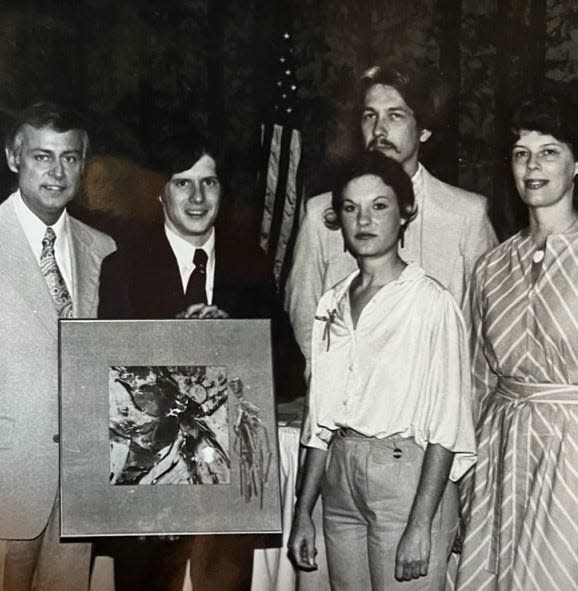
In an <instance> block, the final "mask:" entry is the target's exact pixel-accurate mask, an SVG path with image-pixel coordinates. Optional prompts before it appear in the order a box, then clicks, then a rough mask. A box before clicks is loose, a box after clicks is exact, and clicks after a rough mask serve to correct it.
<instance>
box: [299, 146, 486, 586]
mask: <svg viewBox="0 0 578 591" xmlns="http://www.w3.org/2000/svg"><path fill="white" fill-rule="evenodd" d="M338 176H339V178H338V179H337V180H336V182H335V187H334V190H333V206H334V209H335V211H336V213H337V217H338V219H339V221H340V224H341V228H342V231H343V236H344V239H345V243H346V246H347V248H348V249H349V251H350V252H351V253H352V254H353V255H354V256H355V257H356V259H357V264H358V267H359V271H356V272H355V273H353V274H352V275H351V276H349V277H348V278H346V279H345V280H343V281H342V282H340V283H338V284H337V285H336V286H334V287H333V288H332V289H331V290H329V291H328V292H327V293H325V294H324V295H323V296H322V298H321V300H320V302H319V306H318V309H317V314H316V316H315V318H316V321H315V325H314V328H313V335H312V375H311V388H310V396H309V404H308V413H307V420H306V423H305V426H304V431H303V435H302V443H303V445H305V446H306V447H307V456H306V461H305V466H304V475H303V481H302V486H301V490H300V492H299V496H298V500H297V504H296V507H295V517H294V522H293V527H292V531H291V536H290V540H289V553H290V555H291V556H292V558H293V560H294V562H295V564H296V565H297V566H298V567H299V568H302V569H305V570H307V569H309V570H310V569H312V568H315V566H316V565H315V554H316V550H315V529H314V526H313V522H312V520H311V513H312V510H313V506H314V505H315V502H316V500H317V497H318V495H319V492H320V491H321V494H322V496H323V520H324V532H325V542H326V547H327V562H328V566H329V575H330V580H331V585H332V588H333V589H335V590H339V591H345V590H351V591H353V590H356V591H358V590H360V589H373V590H378V589H379V590H381V589H388V590H389V589H404V590H407V591H409V590H412V591H413V590H417V589H424V590H425V589H427V590H428V591H430V590H435V589H440V590H441V589H443V587H444V579H445V571H446V565H447V559H448V556H449V553H450V551H451V547H452V544H453V540H454V537H455V533H456V529H457V522H458V517H457V495H456V491H455V486H454V484H453V482H452V481H456V480H457V479H459V478H460V477H461V476H462V475H463V474H464V473H465V472H466V471H467V470H468V468H469V467H470V466H472V465H473V463H474V462H475V459H476V453H475V443H474V431H473V426H472V415H471V401H470V366H469V358H468V349H467V342H466V330H465V327H464V322H463V319H462V317H461V314H460V311H459V309H458V307H457V305H456V304H455V302H454V301H453V299H452V297H451V296H450V294H449V292H447V291H446V290H445V289H444V288H443V287H442V286H441V285H439V284H438V283H437V282H436V281H435V280H433V279H430V278H429V277H427V276H426V275H425V273H424V271H423V270H422V269H421V268H420V267H418V266H417V265H416V264H414V263H410V264H406V263H405V262H404V261H403V260H402V259H401V258H400V257H399V255H398V250H397V244H398V240H399V239H403V231H404V230H405V228H406V226H407V225H408V224H409V223H410V222H411V219H412V214H413V213H414V195H413V189H412V185H411V181H410V179H409V177H408V176H407V175H406V173H405V172H404V171H403V169H402V167H401V166H400V165H399V164H398V163H397V162H394V161H393V160H391V159H389V158H386V157H384V156H383V155H382V154H380V153H376V152H371V153H367V154H364V155H362V156H360V157H359V158H358V159H356V160H354V161H350V162H348V163H345V164H344V166H343V167H342V168H340V173H339V175H338Z"/></svg>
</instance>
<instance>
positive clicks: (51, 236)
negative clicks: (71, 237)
mask: <svg viewBox="0 0 578 591" xmlns="http://www.w3.org/2000/svg"><path fill="white" fill-rule="evenodd" d="M55 240H56V234H55V233H54V230H53V229H52V228H50V227H48V228H46V234H45V235H44V238H43V239H42V252H41V253H40V270H41V271H42V274H43V275H44V279H45V280H46V285H48V289H49V290H50V295H51V296H52V299H53V300H54V304H55V305H56V311H57V312H58V317H59V318H71V317H72V298H71V297H70V293H69V291H68V288H67V287H66V283H65V282H64V278H63V277H62V273H61V272H60V269H59V268H58V264H57V262H56V256H55V254H54V241H55Z"/></svg>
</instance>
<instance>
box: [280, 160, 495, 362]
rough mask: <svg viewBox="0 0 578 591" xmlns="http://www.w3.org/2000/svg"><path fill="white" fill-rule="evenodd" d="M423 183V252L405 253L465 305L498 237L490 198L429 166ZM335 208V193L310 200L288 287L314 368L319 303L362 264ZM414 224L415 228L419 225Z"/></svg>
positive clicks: (290, 308)
mask: <svg viewBox="0 0 578 591" xmlns="http://www.w3.org/2000/svg"><path fill="white" fill-rule="evenodd" d="M423 188H424V194H425V197H424V205H423V208H422V211H419V210H418V214H417V217H418V218H419V217H420V216H421V249H420V251H421V252H419V253H418V252H411V249H410V252H404V253H403V257H404V258H405V259H406V260H407V262H409V261H412V260H413V261H415V262H417V263H418V264H419V265H420V266H421V267H423V268H424V269H425V271H426V273H427V274H428V275H430V276H431V277H433V278H434V279H437V280H438V281H439V282H440V283H441V284H442V285H444V286H445V287H446V288H447V289H448V290H449V291H450V293H451V294H452V295H453V297H454V299H455V300H456V302H458V304H460V305H461V304H462V300H463V297H464V293H465V289H466V285H467V283H468V281H469V279H470V275H471V273H472V269H473V267H474V264H475V262H476V260H477V259H478V257H480V256H481V255H482V254H484V253H485V252H486V251H488V250H489V249H490V248H492V247H493V246H495V245H496V242H497V241H496V235H495V233H494V230H493V229H492V225H491V223H490V220H489V219H488V216H487V211H486V209H487V208H486V199H485V198H484V197H482V196H481V195H476V194H475V193H470V192H468V191H464V190H462V189H459V188H457V187H453V186H451V185H448V184H447V183H444V182H442V181H440V180H439V179H436V178H435V177H434V176H432V175H431V174H430V173H429V172H428V171H427V170H425V168H424V169H423ZM330 208H331V194H330V193H323V194H322V195H318V196H316V197H313V198H311V199H310V200H309V201H307V205H306V210H305V215H304V218H303V221H302V223H301V226H300V228H299V233H298V236H297V241H296V243H295V251H294V254H293V264H292V267H291V272H290V274H289V277H288V280H287V287H286V292H285V308H286V310H287V312H288V313H289V317H290V319H291V324H292V325H293V330H294V332H295V337H296V339H297V342H298V343H299V346H300V347H301V350H302V351H303V354H304V355H305V359H306V360H307V366H308V368H309V363H310V354H311V330H312V327H313V319H314V316H315V311H316V309H317V303H318V301H319V299H320V298H321V295H322V294H323V293H324V292H326V291H327V290H328V289H329V288H330V287H332V286H333V285H335V284H336V283H337V282H339V281H341V280H342V279H344V278H345V277H347V276H348V275H349V274H350V273H351V272H352V271H354V270H355V269H356V268H357V265H356V262H355V259H354V258H353V257H352V256H351V255H350V254H349V253H348V252H346V251H345V249H344V244H343V236H342V234H341V231H339V230H330V229H328V228H327V227H326V226H325V224H324V214H325V213H326V212H327V211H328V210H329V209H330ZM416 221H417V220H416ZM412 224H413V226H414V228H415V227H416V226H417V225H418V224H416V223H415V222H412ZM412 224H410V226H409V228H408V230H407V232H408V233H410V232H411V231H412ZM417 242H419V241H413V240H412V243H413V244H416V243H417Z"/></svg>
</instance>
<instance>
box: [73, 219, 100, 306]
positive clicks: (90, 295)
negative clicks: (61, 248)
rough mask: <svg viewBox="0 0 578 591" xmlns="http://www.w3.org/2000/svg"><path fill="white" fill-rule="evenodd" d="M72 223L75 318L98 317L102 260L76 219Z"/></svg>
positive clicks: (89, 237)
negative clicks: (97, 303)
mask: <svg viewBox="0 0 578 591" xmlns="http://www.w3.org/2000/svg"><path fill="white" fill-rule="evenodd" d="M69 222H70V247H71V248H70V254H71V259H72V292H73V296H72V298H73V299H72V302H73V304H74V317H75V318H93V317H95V316H96V298H97V294H98V281H99V273H100V258H99V256H98V255H97V254H95V252H94V250H93V249H92V248H91V243H92V237H91V236H90V234H89V233H88V232H86V230H85V229H84V228H83V227H82V226H81V225H80V224H79V223H77V221H76V220H75V219H74V218H72V217H71V218H69Z"/></svg>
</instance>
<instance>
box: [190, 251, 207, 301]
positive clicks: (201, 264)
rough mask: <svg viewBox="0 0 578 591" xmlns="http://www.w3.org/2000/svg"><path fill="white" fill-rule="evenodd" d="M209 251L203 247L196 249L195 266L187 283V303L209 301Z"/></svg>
mask: <svg viewBox="0 0 578 591" xmlns="http://www.w3.org/2000/svg"><path fill="white" fill-rule="evenodd" d="M207 259H208V257H207V253H206V252H205V251H204V250H203V249H202V248H197V250H195V255H194V256H193V263H194V265H195V268H194V270H193V272H192V273H191V276H190V277H189V282H188V283H187V291H186V292H185V296H186V298H187V303H188V304H189V305H190V304H206V303H207V290H206V285H205V284H206V278H207Z"/></svg>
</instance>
